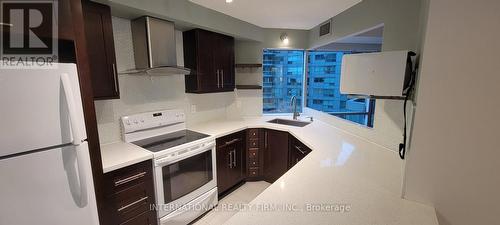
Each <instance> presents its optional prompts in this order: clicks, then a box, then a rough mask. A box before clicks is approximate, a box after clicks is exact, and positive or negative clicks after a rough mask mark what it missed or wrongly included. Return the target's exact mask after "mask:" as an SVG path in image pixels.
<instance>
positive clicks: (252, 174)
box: [248, 167, 259, 177]
mask: <svg viewBox="0 0 500 225" xmlns="http://www.w3.org/2000/svg"><path fill="white" fill-rule="evenodd" d="M248 176H249V177H258V176H259V168H258V167H250V168H249V169H248Z"/></svg>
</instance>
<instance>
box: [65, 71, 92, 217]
mask: <svg viewBox="0 0 500 225" xmlns="http://www.w3.org/2000/svg"><path fill="white" fill-rule="evenodd" d="M61 82H62V86H63V89H64V94H65V97H66V104H67V105H68V113H69V120H70V121H69V122H70V126H71V128H70V129H71V135H72V136H73V141H72V143H73V145H75V148H76V159H77V163H78V180H79V183H80V203H79V206H80V207H82V208H83V207H85V206H86V205H87V203H88V198H87V195H88V193H87V181H86V179H85V176H86V175H87V174H86V173H85V167H84V166H85V158H84V157H85V152H84V151H85V150H86V149H85V148H83V146H82V145H81V144H82V141H83V138H82V137H83V136H82V135H81V134H80V130H79V129H78V127H79V126H78V122H77V109H76V103H75V99H74V98H73V93H74V92H73V88H72V87H71V81H70V79H69V75H68V74H67V73H63V74H61Z"/></svg>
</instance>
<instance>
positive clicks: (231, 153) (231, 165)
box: [229, 151, 233, 169]
mask: <svg viewBox="0 0 500 225" xmlns="http://www.w3.org/2000/svg"><path fill="white" fill-rule="evenodd" d="M232 168H233V151H230V152H229V169H232Z"/></svg>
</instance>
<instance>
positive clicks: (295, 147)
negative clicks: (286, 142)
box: [288, 137, 311, 168]
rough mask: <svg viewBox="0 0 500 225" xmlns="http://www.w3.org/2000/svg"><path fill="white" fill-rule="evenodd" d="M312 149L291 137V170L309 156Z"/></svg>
mask: <svg viewBox="0 0 500 225" xmlns="http://www.w3.org/2000/svg"><path fill="white" fill-rule="evenodd" d="M310 152H311V149H310V148H308V147H307V146H306V145H304V144H303V143H302V142H300V141H299V140H297V139H296V138H294V137H290V160H289V163H288V164H289V168H292V167H293V166H295V164H297V163H298V162H299V161H300V160H302V159H303V158H304V157H306V156H307V154H309V153H310Z"/></svg>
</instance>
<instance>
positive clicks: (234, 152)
mask: <svg viewBox="0 0 500 225" xmlns="http://www.w3.org/2000/svg"><path fill="white" fill-rule="evenodd" d="M233 168H236V149H234V150H233Z"/></svg>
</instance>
